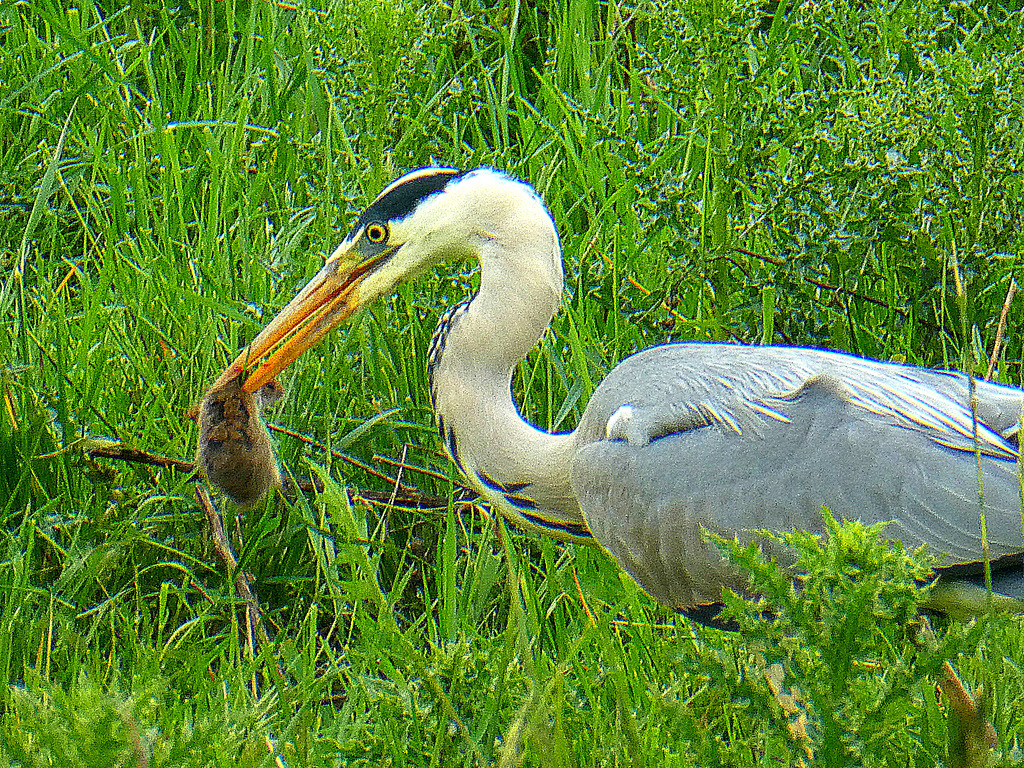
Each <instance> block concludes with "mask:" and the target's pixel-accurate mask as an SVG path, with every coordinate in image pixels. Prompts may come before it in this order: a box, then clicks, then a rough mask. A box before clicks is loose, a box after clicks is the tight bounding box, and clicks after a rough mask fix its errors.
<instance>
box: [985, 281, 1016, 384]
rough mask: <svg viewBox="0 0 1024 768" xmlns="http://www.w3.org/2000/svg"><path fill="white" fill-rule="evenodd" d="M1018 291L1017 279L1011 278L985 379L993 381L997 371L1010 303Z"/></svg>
mask: <svg viewBox="0 0 1024 768" xmlns="http://www.w3.org/2000/svg"><path fill="white" fill-rule="evenodd" d="M1016 293H1017V281H1016V280H1014V279H1013V278H1012V277H1011V278H1010V287H1009V288H1007V289H1006V300H1005V301H1004V302H1003V311H1002V312H1000V313H999V325H997V326H996V340H995V343H994V344H993V345H992V357H990V358H989V360H988V370H987V371H985V381H992V375H993V374H994V373H995V372H996V363H997V362H998V361H999V355H1000V353H1001V352H1002V351H1003V343H1004V340H1003V334H1004V333H1005V332H1006V317H1007V315H1009V314H1010V304H1011V303H1012V302H1013V297H1014V294H1016Z"/></svg>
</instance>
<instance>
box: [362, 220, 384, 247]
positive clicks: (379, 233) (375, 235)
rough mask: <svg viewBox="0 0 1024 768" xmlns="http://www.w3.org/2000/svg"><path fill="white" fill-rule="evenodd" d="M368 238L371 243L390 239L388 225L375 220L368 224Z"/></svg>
mask: <svg viewBox="0 0 1024 768" xmlns="http://www.w3.org/2000/svg"><path fill="white" fill-rule="evenodd" d="M366 239H367V240H369V241H370V242H371V243H383V242H384V241H385V240H387V239H388V226H387V224H381V223H380V222H379V221H375V222H373V223H372V224H367V225H366Z"/></svg>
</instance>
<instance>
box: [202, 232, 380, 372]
mask: <svg viewBox="0 0 1024 768" xmlns="http://www.w3.org/2000/svg"><path fill="white" fill-rule="evenodd" d="M396 248H397V247H396ZM396 248H389V249H387V250H386V251H383V252H382V253H380V254H377V255H376V256H374V257H373V258H370V259H366V260H365V261H362V262H360V261H359V260H358V256H357V253H356V252H355V251H354V250H353V249H352V248H351V246H346V244H344V243H343V244H342V245H340V246H339V247H338V249H337V250H336V251H335V252H334V253H333V254H331V257H330V258H329V259H327V263H325V264H324V266H323V268H322V269H321V270H320V271H319V272H318V273H317V274H316V276H315V277H314V278H313V279H312V280H310V281H309V282H308V283H306V285H305V286H304V287H303V289H302V290H301V291H299V293H298V295H296V296H295V298H294V299H292V300H291V301H290V302H288V305H287V306H286V307H285V308H284V309H282V310H281V311H280V312H278V313H277V315H276V316H275V317H274V319H273V320H271V321H270V323H269V324H268V325H267V326H266V327H265V328H264V329H263V330H262V331H260V333H259V335H258V336H256V338H255V339H253V340H252V343H250V344H249V346H248V347H246V348H245V349H244V350H242V352H241V354H239V355H238V357H236V358H235V360H234V362H232V363H231V365H229V366H228V367H227V369H226V370H225V371H224V373H222V374H221V376H220V378H219V379H217V381H216V382H215V383H214V385H213V386H214V387H217V386H220V385H222V384H224V383H225V382H227V381H230V380H231V379H234V378H237V377H238V376H245V381H244V383H243V384H242V389H243V390H245V391H246V392H255V391H256V390H257V389H259V388H260V387H262V386H263V385H264V384H266V383H267V382H268V381H272V380H273V379H274V378H276V377H277V375H278V374H279V373H280V372H281V371H283V370H284V369H285V368H287V367H288V366H289V365H291V364H292V363H294V362H295V361H296V360H297V359H298V357H299V355H301V354H302V353H303V352H305V351H306V350H307V349H309V348H310V347H312V346H313V345H314V344H316V343H317V342H318V341H320V339H322V338H323V337H324V336H325V335H326V334H327V332H328V331H330V330H331V329H332V328H334V327H335V326H336V325H338V324H339V323H341V322H342V321H344V320H346V319H348V318H349V317H351V315H352V314H353V313H354V312H355V311H356V310H357V309H358V308H359V307H360V306H361V305H362V304H363V302H362V301H361V300H360V296H359V285H360V283H361V282H362V281H363V280H364V279H365V278H366V276H367V275H369V274H371V273H372V272H373V270H374V269H375V268H376V267H377V266H378V265H379V264H380V263H381V262H383V261H384V260H386V259H387V258H388V257H389V256H390V255H391V254H392V253H394V251H395V250H396ZM246 373H248V375H247V376H246Z"/></svg>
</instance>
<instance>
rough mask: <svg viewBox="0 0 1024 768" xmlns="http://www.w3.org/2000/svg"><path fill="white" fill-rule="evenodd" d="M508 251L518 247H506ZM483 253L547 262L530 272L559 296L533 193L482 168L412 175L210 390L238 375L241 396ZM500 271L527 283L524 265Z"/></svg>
mask: <svg viewBox="0 0 1024 768" xmlns="http://www.w3.org/2000/svg"><path fill="white" fill-rule="evenodd" d="M531 238H537V242H536V243H533V242H532V241H531ZM511 243H515V244H516V246H517V247H516V248H509V247H506V246H507V245H509V244H511ZM496 245H498V246H499V247H494V246H496ZM533 245H536V247H535V248H534V247H531V246H533ZM485 250H486V251H488V252H493V253H497V252H505V253H507V254H510V255H511V256H513V257H514V255H515V254H520V255H521V254H522V253H534V252H535V253H539V254H546V256H545V257H542V258H547V259H548V260H550V261H551V263H550V264H548V263H546V262H545V263H544V264H543V265H542V266H541V268H540V269H539V270H537V273H538V274H540V275H544V276H546V277H547V279H549V281H550V282H551V283H552V285H551V286H550V293H551V294H552V296H553V297H554V298H553V301H557V296H558V294H560V293H561V290H562V282H561V278H562V271H561V258H560V251H559V250H558V235H557V233H556V231H555V227H554V223H553V222H552V221H551V218H550V215H549V214H548V213H547V209H546V207H545V206H544V204H543V203H542V202H541V201H540V198H539V197H537V194H536V193H535V192H534V191H533V189H532V187H529V186H528V185H526V184H523V183H522V182H519V181H516V180H515V179H512V178H511V177H509V176H506V175H504V174H502V173H500V172H498V171H495V170H492V169H490V168H479V169H476V170H473V171H469V172H463V171H459V170H457V169H455V168H438V167H430V168H420V169H418V170H415V171H410V172H409V173H407V174H405V175H404V176H401V177H400V178H398V179H397V180H396V181H394V182H392V183H391V184H390V185H388V186H387V187H386V188H385V189H384V191H383V192H381V193H380V195H378V196H377V199H376V200H374V201H373V202H372V203H371V204H370V205H369V206H368V207H367V208H366V210H365V211H364V212H363V213H362V215H361V216H360V217H359V219H358V220H357V221H356V223H355V224H354V225H353V226H352V229H351V231H350V232H349V234H348V236H347V237H346V238H345V239H344V240H343V241H342V243H341V245H339V246H338V247H337V248H336V249H335V251H334V253H332V254H331V256H330V257H329V258H328V259H327V261H326V262H325V263H324V266H323V268H321V269H320V271H319V272H318V273H317V274H316V275H315V276H314V277H313V279H312V280H310V281H309V282H308V283H306V285H305V286H304V287H303V288H302V289H301V290H300V291H299V292H298V294H297V295H296V296H295V298H293V299H292V300H291V301H290V302H289V303H288V305H287V306H285V308H284V309H282V310H281V311H280V312H279V313H278V314H277V315H276V316H275V317H274V318H273V319H272V320H271V321H270V323H269V324H268V325H267V326H266V327H265V328H264V329H263V330H262V331H261V332H260V333H259V335H257V336H256V338H255V339H253V340H252V343H250V344H249V346H248V347H246V348H245V349H244V350H242V352H241V354H239V355H238V357H237V358H235V360H234V361H233V362H232V363H231V365H230V366H228V368H227V369H226V370H225V371H224V373H223V374H221V377H220V379H218V381H217V384H220V383H222V382H224V381H227V380H230V379H232V378H235V377H238V376H240V375H245V378H244V384H243V387H242V388H243V389H244V390H245V391H246V392H255V391H256V390H258V389H259V388H260V387H262V386H263V385H264V384H266V383H267V382H269V381H272V380H273V379H274V378H275V377H276V376H277V375H278V374H279V373H280V372H281V371H283V370H284V369H285V368H287V367H288V366H289V365H291V363H293V362H294V361H295V360H296V359H298V357H299V355H301V354H302V353H303V352H304V351H305V350H307V349H309V348H310V347H311V346H313V345H314V344H316V343H317V342H318V341H319V340H320V339H322V338H323V337H324V336H325V335H326V334H327V332H328V331H330V330H331V329H332V328H334V327H335V326H337V325H338V324H339V323H341V322H343V321H345V320H346V319H348V318H349V317H350V316H351V315H352V314H353V313H355V312H356V311H357V310H358V309H360V308H361V307H364V306H366V305H368V304H371V303H373V302H374V301H375V300H376V299H378V298H380V297H382V296H386V295H389V294H390V293H392V291H393V290H394V288H395V286H396V285H397V284H398V283H399V282H401V281H402V280H404V279H407V278H409V277H412V276H415V275H417V274H419V273H420V272H422V271H424V270H425V269H428V268H429V267H431V266H433V265H435V264H437V263H438V262H441V261H450V260H457V259H463V258H474V257H477V258H478V257H480V255H481V253H482V252H484V251H485ZM506 268H507V269H515V270H516V271H517V272H520V273H522V274H523V275H524V276H525V277H526V279H531V275H532V273H531V272H530V270H529V269H524V265H522V264H518V265H516V266H515V267H511V266H510V265H506ZM552 276H553V277H552ZM537 279H545V278H537ZM217 384H215V385H214V386H216V385H217Z"/></svg>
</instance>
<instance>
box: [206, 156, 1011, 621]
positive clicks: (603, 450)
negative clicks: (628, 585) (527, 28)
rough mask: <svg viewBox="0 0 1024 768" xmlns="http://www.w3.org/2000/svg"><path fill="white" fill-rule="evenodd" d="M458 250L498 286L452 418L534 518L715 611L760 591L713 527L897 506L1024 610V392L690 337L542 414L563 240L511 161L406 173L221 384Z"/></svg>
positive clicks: (527, 518)
mask: <svg viewBox="0 0 1024 768" xmlns="http://www.w3.org/2000/svg"><path fill="white" fill-rule="evenodd" d="M453 259H475V260H477V261H478V262H479V264H480V287H479V290H478V291H477V292H476V293H475V295H473V296H471V297H470V298H468V299H467V300H465V301H463V302H462V303H460V304H457V305H455V306H453V307H451V308H449V309H448V310H447V311H446V312H445V313H444V314H443V316H442V318H441V321H440V324H439V325H438V328H437V331H436V332H435V334H434V337H433V340H432V343H431V347H430V351H429V355H428V361H427V366H428V373H429V380H430V387H431V399H432V402H433V406H434V410H435V413H436V418H437V426H438V430H439V432H440V438H441V441H442V443H443V444H444V446H445V448H446V449H447V451H448V453H449V454H450V456H451V458H452V460H453V461H454V463H455V464H456V465H457V467H458V469H459V470H460V471H461V473H462V474H463V475H464V476H465V477H466V479H467V480H468V482H469V483H470V484H471V485H473V486H474V487H475V488H476V490H477V491H479V493H480V494H481V495H482V496H483V497H484V498H486V499H487V500H488V501H489V502H490V503H491V505H492V506H493V507H494V508H495V509H497V510H499V511H500V513H501V514H503V515H504V516H505V517H506V518H508V519H510V520H511V521H513V522H514V523H516V524H517V525H519V526H521V527H524V528H528V529H533V530H536V531H540V532H541V533H543V534H546V535H549V536H554V537H557V538H560V539H568V540H572V541H577V542H587V543H594V542H597V543H599V544H600V545H602V546H603V547H604V548H605V549H606V550H607V551H608V552H609V553H611V555H612V557H613V558H614V559H615V560H616V562H617V563H618V564H619V565H620V566H621V567H623V568H624V569H625V570H626V571H627V572H628V573H629V574H630V575H631V576H632V577H633V578H634V579H635V580H636V581H637V582H638V583H639V584H640V585H641V586H642V587H643V589H645V590H646V591H647V592H648V593H650V594H651V595H652V596H653V597H654V598H656V599H657V600H658V601H660V602H661V603H663V604H665V605H666V606H669V607H670V608H673V609H675V610H678V611H682V612H688V613H691V614H696V615H698V616H699V615H701V613H702V611H703V610H704V608H705V607H707V606H711V605H714V604H716V603H718V602H719V601H720V599H721V594H722V589H723V587H729V588H732V589H734V590H736V591H737V592H739V593H741V594H743V593H747V592H748V585H747V581H746V579H745V577H744V576H743V575H742V574H740V573H738V572H737V571H736V570H735V569H734V568H733V567H732V566H730V564H729V563H728V562H726V561H725V560H724V559H723V557H722V556H721V554H720V552H719V550H718V549H717V548H716V546H715V545H714V544H712V543H710V542H709V541H708V540H707V537H706V536H704V535H703V532H704V531H705V530H707V531H711V532H714V533H716V534H719V535H721V536H725V537H730V538H731V537H734V536H738V537H740V538H741V539H742V540H750V539H751V538H753V537H754V534H753V531H755V530H757V529H768V530H772V531H780V532H781V531H787V530H793V529H804V530H809V531H817V532H821V531H822V508H823V507H827V508H828V509H830V510H832V511H833V512H834V513H835V514H836V515H837V516H845V517H851V518H859V519H861V520H863V521H864V522H876V521H881V520H888V521H892V522H891V524H890V525H889V527H888V528H887V529H886V531H887V535H888V536H890V537H891V538H895V539H899V540H901V541H902V542H903V543H904V545H906V547H908V548H916V547H918V546H919V545H928V546H929V547H930V548H931V549H932V550H933V551H935V552H937V553H940V554H941V555H942V556H943V558H944V560H943V562H942V566H943V570H944V571H945V573H946V574H947V579H948V581H949V582H950V583H951V584H955V585H960V584H966V585H968V586H966V587H965V589H967V590H968V593H969V594H970V595H974V596H975V597H976V596H977V594H978V593H981V591H982V589H981V587H980V586H978V585H979V583H980V581H981V577H980V576H979V574H980V572H981V571H982V563H983V561H984V560H986V559H988V561H989V562H990V563H991V569H992V573H993V584H994V591H995V593H996V594H995V596H994V599H995V600H996V602H997V603H998V605H999V606H1000V607H1002V608H1009V609H1020V608H1022V607H1024V602H1021V601H1024V574H1022V568H1021V564H1022V558H1024V541H1022V532H1021V499H1020V493H1021V491H1020V481H1019V476H1018V472H1019V469H1018V466H1019V465H1018V463H1017V457H1018V449H1019V430H1020V427H1019V424H1020V420H1021V409H1022V405H1024V392H1022V390H1020V389H1017V388H1013V387H1009V386H1001V385H998V384H993V383H988V382H983V381H978V382H973V381H971V380H970V379H969V378H968V377H967V376H965V375H963V374H960V373H953V372H947V371H939V370H931V369H926V368H921V367H914V366H908V365H899V364H893V363H886V362H879V361H875V360H869V359H863V358H858V357H855V356H852V355H849V354H844V353H839V352H831V351H824V350H818V349H806V348H796V347H782V346H761V347H757V346H742V345H733V344H717V343H679V344H665V345H662V346H655V347H652V348H649V349H646V350H644V351H642V352H638V353H636V354H634V355H633V356H632V357H629V358H627V359H626V360H624V361H623V362H622V363H620V364H619V365H618V366H617V367H615V368H614V369H613V370H612V371H611V372H610V373H609V374H608V376H607V378H605V379H604V381H603V382H602V383H601V384H600V385H599V386H598V387H597V388H596V390H595V392H594V394H593V397H592V398H591V399H590V402H589V404H588V405H587V407H586V409H585V411H584V412H583V415H582V417H581V418H580V420H579V424H578V426H577V428H576V429H575V430H574V431H573V432H570V433H566V434H549V433H547V432H544V431H542V430H539V429H537V428H535V427H534V426H532V425H531V424H529V423H528V422H527V421H525V420H524V419H523V418H522V417H521V415H520V413H519V411H518V409H517V407H516V404H515V402H514V401H513V398H512V393H511V386H510V384H511V377H512V373H513V370H514V368H515V366H516V365H517V364H518V363H519V361H520V360H522V359H523V358H524V357H525V355H526V354H527V352H528V351H529V350H530V349H531V347H533V346H534V345H535V344H536V343H537V342H538V340H539V339H540V337H541V335H542V334H543V333H544V331H545V329H546V328H547V326H548V324H549V322H550V321H551V319H552V317H553V316H554V313H555V311H556V309H557V307H558V303H559V299H560V296H561V294H562V282H563V275H562V252H561V246H560V243H559V237H558V233H557V230H556V227H555V224H554V222H553V220H552V217H551V215H550V214H549V212H548V210H547V208H546V206H545V204H544V203H543V201H542V200H541V198H540V196H539V195H538V194H537V193H536V191H535V190H534V189H533V188H532V187H531V186H529V185H528V184H526V183H524V182H522V181H519V180H516V179H514V178H512V177H510V176H508V175H505V174H503V173H500V172H498V171H495V170H492V169H488V168H480V169H476V170H473V171H468V172H463V171H459V170H455V169H451V168H423V169H419V170H416V171H412V172H410V173H407V174H406V175H404V176H402V177H401V178H399V179H398V180H397V181H395V182H393V183H392V184H390V185H389V186H388V187H387V188H386V189H384V191H383V192H382V193H381V194H380V195H379V196H378V197H377V199H376V200H374V202H373V203H372V204H371V205H370V206H369V207H368V208H367V209H366V210H365V211H364V212H363V213H362V215H361V216H360V217H359V219H358V220H357V221H356V223H355V224H354V226H353V227H352V229H351V231H350V232H349V234H348V236H347V237H346V238H345V239H344V241H343V242H342V243H341V245H339V246H338V248H337V249H336V250H335V251H334V253H333V254H332V255H331V256H330V257H329V258H328V259H327V261H326V263H325V264H324V266H323V268H322V269H321V270H320V271H319V272H318V274H317V275H316V276H315V277H314V278H313V279H312V280H310V281H309V282H308V283H307V284H306V286H305V287H304V288H302V289H301V291H300V292H299V293H298V294H297V295H296V296H295V298H294V299H293V300H292V301H291V302H290V303H289V304H288V305H287V306H286V307H285V308H284V309H283V310H281V312H280V313H278V314H277V316H276V317H274V318H273V320H272V321H271V322H270V323H269V324H268V325H267V326H266V327H265V328H264V329H263V330H262V332H261V333H259V335H258V336H257V337H256V338H255V339H254V340H253V341H252V343H251V344H250V345H249V346H248V348H247V349H245V350H244V351H243V352H242V353H241V354H240V355H239V356H238V358H237V359H236V360H235V361H234V362H233V363H232V364H231V365H230V366H229V367H228V369H227V370H226V371H225V372H224V374H223V376H222V377H221V380H220V381H219V382H218V385H216V386H220V385H222V384H223V383H224V382H225V381H228V380H231V379H234V378H237V377H240V376H245V379H244V385H243V389H244V390H245V391H247V392H251V391H255V390H257V389H259V388H260V387H262V386H263V385H264V384H266V383H267V382H268V381H270V380H271V379H273V378H274V377H275V376H276V375H277V374H278V373H279V372H281V371H282V370H283V369H284V368H286V367H287V366H288V365H290V364H291V363H292V362H294V361H295V360H296V359H297V357H298V356H299V355H300V354H301V353H302V352H303V351H304V350H305V349H308V348H309V347H310V346H312V345H313V344H315V343H316V342H317V341H318V340H319V339H321V338H322V337H323V336H324V335H325V334H326V333H327V332H328V331H329V330H330V329H331V328H333V327H335V326H337V325H338V324H339V323H340V322H342V321H343V320H345V319H346V318H347V317H349V316H350V315H351V314H352V313H353V312H354V311H355V310H357V309H358V308H360V307H363V306H366V305H367V304H369V303H371V302H373V301H374V300H376V299H378V298H380V297H383V296H386V295H388V294H390V293H391V292H392V291H393V289H394V288H395V287H396V285H397V284H398V283H399V282H400V281H402V280H404V279H406V278H408V277H410V276H413V275H415V274H417V273H419V272H422V271H423V270H425V269H427V268H429V267H431V266H433V265H435V264H437V263H439V262H442V261H449V260H453ZM246 374H247V375H246ZM972 404H973V406H972ZM979 478H980V481H981V482H979ZM979 486H980V488H981V491H980V492H979ZM981 513H984V517H985V521H986V523H987V541H983V535H982V529H981V523H980V515H981ZM766 546H768V545H767V544H766ZM772 554H773V555H774V556H776V557H778V558H779V559H780V560H781V561H782V562H787V559H791V555H788V554H787V553H786V552H785V551H782V550H781V549H780V551H777V552H772ZM940 583H941V582H940ZM971 584H973V586H970V585H971ZM970 590H974V591H973V592H972V591H970ZM959 594H960V593H959V592H955V593H954V595H959ZM968 602H970V598H969V599H968ZM951 606H952V604H951ZM951 609H952V610H957V608H956V606H952V607H951Z"/></svg>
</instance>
